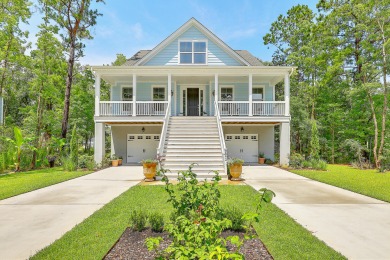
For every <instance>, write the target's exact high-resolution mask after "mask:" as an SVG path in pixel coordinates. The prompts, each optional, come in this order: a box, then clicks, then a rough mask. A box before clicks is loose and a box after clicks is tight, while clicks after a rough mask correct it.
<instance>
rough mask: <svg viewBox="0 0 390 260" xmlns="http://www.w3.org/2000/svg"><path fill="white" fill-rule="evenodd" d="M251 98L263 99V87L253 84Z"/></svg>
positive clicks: (255, 99)
mask: <svg viewBox="0 0 390 260" xmlns="http://www.w3.org/2000/svg"><path fill="white" fill-rule="evenodd" d="M252 100H253V101H263V100H264V88H262V87H255V86H254V87H253V89H252Z"/></svg>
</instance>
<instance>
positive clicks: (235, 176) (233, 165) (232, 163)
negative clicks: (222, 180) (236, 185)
mask: <svg viewBox="0 0 390 260" xmlns="http://www.w3.org/2000/svg"><path fill="white" fill-rule="evenodd" d="M243 164H244V160H242V159H240V158H231V159H229V160H228V166H229V172H230V175H231V180H232V181H240V180H241V179H240V176H241V174H242V165H243Z"/></svg>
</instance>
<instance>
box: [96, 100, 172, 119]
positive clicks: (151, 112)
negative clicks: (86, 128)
mask: <svg viewBox="0 0 390 260" xmlns="http://www.w3.org/2000/svg"><path fill="white" fill-rule="evenodd" d="M133 104H134V102H133V101H100V106H99V109H100V111H99V115H100V116H132V115H133ZM167 107H168V101H136V115H137V116H164V115H165V112H166V109H167Z"/></svg>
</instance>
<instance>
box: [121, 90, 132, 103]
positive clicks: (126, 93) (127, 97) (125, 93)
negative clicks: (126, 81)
mask: <svg viewBox="0 0 390 260" xmlns="http://www.w3.org/2000/svg"><path fill="white" fill-rule="evenodd" d="M122 100H123V101H133V88H128V87H123V88H122Z"/></svg>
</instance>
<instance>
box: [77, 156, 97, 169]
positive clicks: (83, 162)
mask: <svg viewBox="0 0 390 260" xmlns="http://www.w3.org/2000/svg"><path fill="white" fill-rule="evenodd" d="M79 168H83V169H88V170H94V169H95V161H94V158H93V155H87V154H83V155H81V156H80V157H79Z"/></svg>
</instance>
